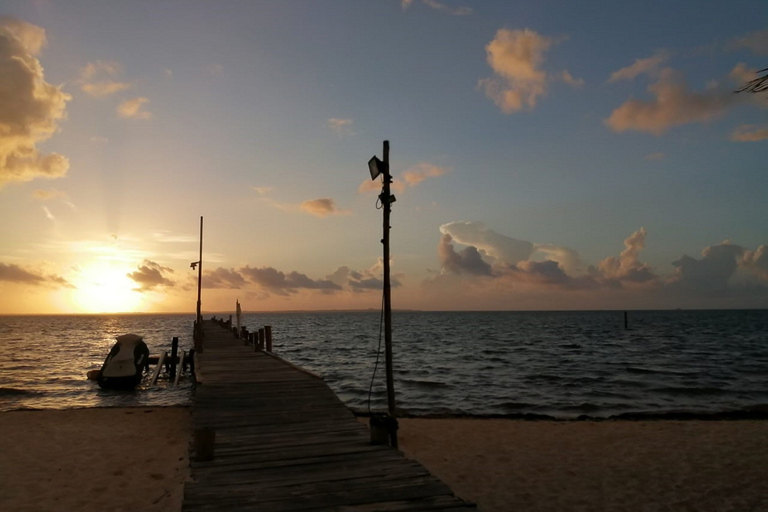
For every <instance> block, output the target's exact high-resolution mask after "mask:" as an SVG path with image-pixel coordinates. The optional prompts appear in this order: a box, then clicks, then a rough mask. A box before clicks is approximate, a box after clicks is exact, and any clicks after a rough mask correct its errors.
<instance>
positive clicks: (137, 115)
mask: <svg viewBox="0 0 768 512" xmlns="http://www.w3.org/2000/svg"><path fill="white" fill-rule="evenodd" d="M148 102H149V100H148V99H147V98H133V99H130V100H125V101H124V102H122V103H120V105H118V106H117V114H118V115H119V116H120V117H123V118H127V119H152V113H151V112H148V111H146V110H144V104H145V103H148Z"/></svg>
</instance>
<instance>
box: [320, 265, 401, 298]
mask: <svg viewBox="0 0 768 512" xmlns="http://www.w3.org/2000/svg"><path fill="white" fill-rule="evenodd" d="M382 276H383V259H382V258H379V259H378V261H377V262H376V264H375V265H373V266H372V267H371V268H368V269H365V270H361V271H357V270H352V269H351V268H349V267H348V266H346V265H344V266H341V267H339V268H337V269H336V270H335V271H334V272H333V273H332V274H330V275H328V276H326V279H327V280H328V281H331V282H332V283H334V284H336V285H338V286H340V287H342V288H345V287H346V288H349V289H351V290H352V291H353V292H362V291H367V290H381V289H382V287H383V286H384V281H383V277H382ZM402 278H403V275H402V274H399V273H394V272H391V271H390V283H389V284H390V286H391V287H392V288H397V287H398V286H400V285H401V279H402Z"/></svg>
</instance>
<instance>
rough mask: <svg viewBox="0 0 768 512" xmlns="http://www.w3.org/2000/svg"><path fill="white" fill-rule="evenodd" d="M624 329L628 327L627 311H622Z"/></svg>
mask: <svg viewBox="0 0 768 512" xmlns="http://www.w3.org/2000/svg"><path fill="white" fill-rule="evenodd" d="M624 329H629V319H628V318H627V312H626V311H625V312H624Z"/></svg>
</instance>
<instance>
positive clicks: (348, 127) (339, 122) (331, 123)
mask: <svg viewBox="0 0 768 512" xmlns="http://www.w3.org/2000/svg"><path fill="white" fill-rule="evenodd" d="M352 123H353V121H352V120H351V119H338V118H335V117H333V118H331V119H329V120H328V121H326V122H325V125H326V126H327V127H328V128H330V129H331V130H333V131H334V132H336V135H338V136H339V137H345V136H350V135H354V134H355V132H354V131H352Z"/></svg>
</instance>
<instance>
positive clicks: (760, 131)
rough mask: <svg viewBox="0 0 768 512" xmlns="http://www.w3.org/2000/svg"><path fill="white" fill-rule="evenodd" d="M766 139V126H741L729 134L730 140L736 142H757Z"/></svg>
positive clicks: (767, 136)
mask: <svg viewBox="0 0 768 512" xmlns="http://www.w3.org/2000/svg"><path fill="white" fill-rule="evenodd" d="M766 139H768V126H755V125H753V124H743V125H741V126H737V127H736V129H735V130H733V132H732V133H731V140H733V141H736V142H758V141H761V140H766Z"/></svg>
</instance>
